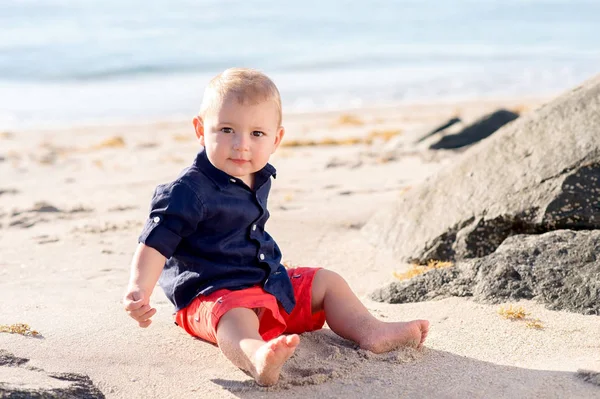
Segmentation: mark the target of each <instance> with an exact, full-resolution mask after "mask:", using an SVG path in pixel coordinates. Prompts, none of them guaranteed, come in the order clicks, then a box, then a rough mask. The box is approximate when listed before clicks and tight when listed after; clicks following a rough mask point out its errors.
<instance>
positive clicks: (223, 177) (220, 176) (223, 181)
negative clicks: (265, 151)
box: [194, 149, 277, 190]
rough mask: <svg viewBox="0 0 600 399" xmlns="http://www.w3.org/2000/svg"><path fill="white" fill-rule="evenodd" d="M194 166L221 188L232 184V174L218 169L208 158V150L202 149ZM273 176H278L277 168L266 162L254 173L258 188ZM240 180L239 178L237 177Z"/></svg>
mask: <svg viewBox="0 0 600 399" xmlns="http://www.w3.org/2000/svg"><path fill="white" fill-rule="evenodd" d="M194 166H196V167H197V168H198V169H200V170H201V171H202V172H203V173H204V174H205V175H206V176H208V178H209V179H211V180H212V181H213V182H214V183H215V184H216V185H217V187H219V189H221V190H222V189H224V188H226V187H227V186H228V185H230V184H232V181H231V179H232V176H230V175H228V174H227V173H225V172H223V171H222V170H220V169H217V168H216V167H215V166H214V165H213V164H212V163H210V161H209V160H208V156H207V155H206V151H204V149H202V150H201V151H200V152H199V153H198V155H197V156H196V160H195V161H194ZM271 176H273V178H276V177H277V170H275V168H274V167H273V165H271V164H269V163H268V164H266V165H265V167H264V168H262V169H261V170H259V171H258V172H256V173H255V175H254V179H255V180H254V181H255V183H258V184H255V186H256V187H257V188H258V187H260V186H262V185H263V184H264V182H265V181H267V180H269V177H271ZM236 180H238V179H236Z"/></svg>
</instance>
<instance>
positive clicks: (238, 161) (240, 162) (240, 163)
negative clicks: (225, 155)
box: [231, 158, 250, 165]
mask: <svg viewBox="0 0 600 399" xmlns="http://www.w3.org/2000/svg"><path fill="white" fill-rule="evenodd" d="M231 162H233V163H234V164H236V165H244V164H246V163H247V162H250V161H248V160H245V159H233V158H231Z"/></svg>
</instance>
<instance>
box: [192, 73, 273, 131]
mask: <svg viewBox="0 0 600 399" xmlns="http://www.w3.org/2000/svg"><path fill="white" fill-rule="evenodd" d="M230 96H234V98H235V99H236V100H237V101H238V102H239V103H240V104H242V105H243V104H253V105H254V104H259V103H261V102H264V101H274V103H275V105H276V107H277V114H278V117H279V121H278V125H281V119H282V116H281V96H280V95H279V90H277V86H275V83H273V81H272V80H271V79H270V78H269V77H268V76H267V75H265V74H264V73H262V72H260V71H257V70H255V69H250V68H229V69H226V70H225V71H223V72H221V73H220V74H218V75H217V76H215V77H214V78H212V79H211V80H210V82H208V85H207V86H206V89H205V90H204V96H203V97H202V105H201V106H200V116H201V117H203V118H204V117H205V116H206V114H207V113H208V112H210V111H212V110H213V109H214V108H215V107H216V106H218V105H219V104H221V103H222V102H223V101H224V100H225V98H227V97H230Z"/></svg>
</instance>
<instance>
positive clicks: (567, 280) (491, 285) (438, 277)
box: [371, 230, 600, 315]
mask: <svg viewBox="0 0 600 399" xmlns="http://www.w3.org/2000/svg"><path fill="white" fill-rule="evenodd" d="M448 296H461V297H473V299H474V300H476V301H481V302H491V303H499V302H506V301H515V300H519V299H534V300H538V301H539V302H542V303H545V304H546V305H547V307H548V308H550V309H554V310H568V311H571V312H577V313H582V314H594V315H600V230H594V231H577V232H576V231H571V230H558V231H553V232H550V233H545V234H542V235H519V236H513V237H510V238H508V239H507V240H506V241H504V243H502V245H500V247H498V249H497V250H496V252H494V253H493V254H491V255H488V256H485V257H483V258H479V259H471V260H467V261H464V262H459V263H458V264H456V265H455V266H453V267H450V268H447V269H435V270H432V271H429V272H427V273H425V274H422V275H419V276H417V277H414V278H412V279H410V280H408V281H398V282H393V283H391V284H390V285H388V286H386V287H384V288H381V289H379V290H377V291H375V292H374V293H372V294H371V298H372V299H374V300H376V301H380V302H388V303H406V302H419V301H425V300H431V299H434V298H443V297H448Z"/></svg>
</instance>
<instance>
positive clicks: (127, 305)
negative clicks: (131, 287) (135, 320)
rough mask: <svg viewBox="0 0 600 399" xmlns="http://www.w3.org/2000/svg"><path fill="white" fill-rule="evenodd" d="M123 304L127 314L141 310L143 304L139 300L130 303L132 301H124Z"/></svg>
mask: <svg viewBox="0 0 600 399" xmlns="http://www.w3.org/2000/svg"><path fill="white" fill-rule="evenodd" d="M124 304H125V310H126V311H128V312H131V311H133V310H137V309H139V308H141V307H142V306H144V303H143V302H142V301H141V300H138V301H132V300H128V299H126V300H125V303H124Z"/></svg>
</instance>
